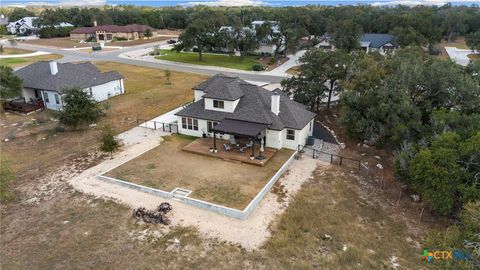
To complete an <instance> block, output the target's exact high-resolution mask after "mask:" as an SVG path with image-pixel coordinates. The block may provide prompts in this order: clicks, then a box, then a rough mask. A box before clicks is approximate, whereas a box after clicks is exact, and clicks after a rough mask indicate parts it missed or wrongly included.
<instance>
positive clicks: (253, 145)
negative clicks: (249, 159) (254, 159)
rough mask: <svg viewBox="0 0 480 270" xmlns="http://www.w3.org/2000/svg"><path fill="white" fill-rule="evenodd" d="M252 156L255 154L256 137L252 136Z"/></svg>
mask: <svg viewBox="0 0 480 270" xmlns="http://www.w3.org/2000/svg"><path fill="white" fill-rule="evenodd" d="M252 156H255V138H254V137H252Z"/></svg>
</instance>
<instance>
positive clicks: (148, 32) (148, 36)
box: [143, 28, 153, 39]
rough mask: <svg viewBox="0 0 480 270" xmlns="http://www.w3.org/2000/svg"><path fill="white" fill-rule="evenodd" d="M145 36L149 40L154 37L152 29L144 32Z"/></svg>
mask: <svg viewBox="0 0 480 270" xmlns="http://www.w3.org/2000/svg"><path fill="white" fill-rule="evenodd" d="M143 35H144V36H146V37H147V39H150V38H151V37H152V36H153V32H152V29H150V28H147V29H145V31H143Z"/></svg>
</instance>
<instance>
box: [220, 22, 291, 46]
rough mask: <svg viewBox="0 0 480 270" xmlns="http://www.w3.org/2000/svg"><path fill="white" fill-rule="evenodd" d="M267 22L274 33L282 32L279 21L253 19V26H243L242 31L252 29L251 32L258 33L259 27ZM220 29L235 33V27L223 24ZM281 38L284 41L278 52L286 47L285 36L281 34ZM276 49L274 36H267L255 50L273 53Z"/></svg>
mask: <svg viewBox="0 0 480 270" xmlns="http://www.w3.org/2000/svg"><path fill="white" fill-rule="evenodd" d="M265 23H269V24H270V27H271V30H272V33H274V34H280V26H279V23H278V22H277V21H253V22H252V24H251V27H242V31H243V32H246V31H250V32H253V33H256V32H257V31H258V28H260V27H261V26H262V25H264V24H265ZM219 31H224V32H227V33H233V27H231V26H222V27H220V29H219ZM280 38H281V39H282V41H281V42H280V44H281V45H280V46H281V47H280V48H279V50H278V52H282V51H283V50H284V49H285V45H284V43H285V41H284V37H283V36H281V37H280ZM275 51H277V44H276V43H274V42H273V37H272V36H267V37H265V38H263V39H262V40H260V46H259V47H258V48H257V49H256V50H255V53H259V54H273V53H275Z"/></svg>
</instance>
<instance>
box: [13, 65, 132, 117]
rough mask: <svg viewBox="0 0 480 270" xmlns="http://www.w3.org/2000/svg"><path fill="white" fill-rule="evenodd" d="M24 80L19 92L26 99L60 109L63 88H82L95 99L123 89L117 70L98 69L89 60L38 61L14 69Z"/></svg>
mask: <svg viewBox="0 0 480 270" xmlns="http://www.w3.org/2000/svg"><path fill="white" fill-rule="evenodd" d="M15 74H16V75H17V76H19V77H20V78H21V79H22V80H23V86H22V87H23V89H22V96H23V97H24V98H25V101H26V102H32V103H33V102H34V101H38V100H42V101H43V103H44V105H45V107H46V108H48V109H52V110H62V109H63V100H62V95H63V94H64V91H65V90H66V89H71V88H76V87H78V88H81V89H84V91H86V92H87V93H89V94H90V95H91V96H92V97H93V99H95V100H96V101H102V100H106V99H108V98H110V97H112V96H116V95H120V94H123V93H124V92H125V88H124V84H123V76H122V75H121V74H120V73H118V72H116V71H109V72H100V71H99V70H98V69H97V68H96V67H95V66H94V65H93V64H92V63H90V62H86V63H80V64H72V63H64V64H61V63H57V62H56V61H50V62H48V61H40V62H36V63H34V64H31V65H28V66H26V67H24V68H21V69H19V70H17V71H15Z"/></svg>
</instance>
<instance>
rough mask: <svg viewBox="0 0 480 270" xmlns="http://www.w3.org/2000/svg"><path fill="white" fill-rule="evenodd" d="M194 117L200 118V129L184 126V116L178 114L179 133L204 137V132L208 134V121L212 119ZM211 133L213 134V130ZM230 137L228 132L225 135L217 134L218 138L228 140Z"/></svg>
mask: <svg viewBox="0 0 480 270" xmlns="http://www.w3.org/2000/svg"><path fill="white" fill-rule="evenodd" d="M189 118H191V117H189ZM192 119H197V120H198V130H190V129H184V128H182V116H177V123H178V133H180V134H183V135H188V136H194V137H202V136H203V133H205V134H208V133H207V130H208V129H207V122H208V121H210V120H204V119H198V118H192ZM212 122H215V121H212ZM209 135H210V136H213V132H211V133H210V134H209ZM229 138H230V136H229V135H228V134H224V135H221V134H217V139H224V140H228V139H229Z"/></svg>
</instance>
